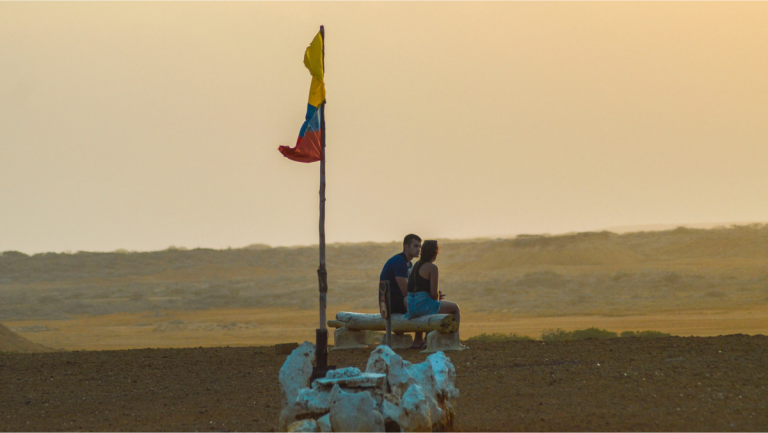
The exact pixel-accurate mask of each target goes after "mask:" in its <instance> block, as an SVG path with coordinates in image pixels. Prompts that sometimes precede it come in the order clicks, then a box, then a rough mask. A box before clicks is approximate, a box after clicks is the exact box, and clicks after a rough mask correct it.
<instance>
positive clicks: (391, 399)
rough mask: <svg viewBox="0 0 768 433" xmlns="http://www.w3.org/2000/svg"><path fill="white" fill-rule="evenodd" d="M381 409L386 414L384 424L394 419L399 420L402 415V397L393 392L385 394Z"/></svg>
mask: <svg viewBox="0 0 768 433" xmlns="http://www.w3.org/2000/svg"><path fill="white" fill-rule="evenodd" d="M379 411H380V412H381V414H382V415H383V416H384V425H387V423H389V422H393V421H394V422H397V419H398V417H399V416H400V399H399V398H397V397H396V396H395V395H393V394H385V395H384V399H383V400H382V402H381V405H380V406H379Z"/></svg>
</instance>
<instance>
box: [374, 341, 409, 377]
mask: <svg viewBox="0 0 768 433" xmlns="http://www.w3.org/2000/svg"><path fill="white" fill-rule="evenodd" d="M393 358H397V359H399V360H400V361H401V362H402V360H403V358H401V357H400V355H398V354H397V353H395V352H394V351H393V350H392V349H390V348H389V347H387V346H379V347H377V348H376V349H374V350H373V351H372V352H371V355H370V356H369V357H368V365H366V367H365V372H366V373H382V374H389V364H390V363H391V362H392V359H393Z"/></svg>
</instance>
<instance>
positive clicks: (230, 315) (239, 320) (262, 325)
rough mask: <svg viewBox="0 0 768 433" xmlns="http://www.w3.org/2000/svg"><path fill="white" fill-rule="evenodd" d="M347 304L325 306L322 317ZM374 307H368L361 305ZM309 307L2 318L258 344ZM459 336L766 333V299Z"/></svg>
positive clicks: (156, 341) (74, 333)
mask: <svg viewBox="0 0 768 433" xmlns="http://www.w3.org/2000/svg"><path fill="white" fill-rule="evenodd" d="M345 309H347V310H348V309H349V307H345V306H342V307H329V311H328V317H329V318H330V317H334V316H335V314H336V312H337V311H339V310H345ZM367 312H369V313H376V312H377V311H375V310H370V311H367ZM317 317H318V313H317V311H316V310H296V309H292V308H262V309H214V310H205V311H164V312H157V313H136V314H128V313H121V314H112V315H104V316H92V317H84V318H81V319H74V320H25V321H11V322H3V324H4V325H5V326H7V327H8V328H10V329H11V330H13V331H14V332H16V333H17V334H19V335H21V336H23V337H24V338H26V339H28V340H30V341H32V342H34V343H38V344H42V345H43V346H46V347H53V348H61V349H66V350H116V349H133V348H147V347H152V348H172V347H175V348H182V347H200V346H202V347H215V346H227V345H228V346H260V345H273V344H277V343H286V342H301V341H305V340H306V341H313V340H314V338H315V337H314V329H315V328H317V327H318V320H317ZM462 321H463V324H462V326H463V328H462V331H461V337H462V338H463V339H467V338H470V337H472V336H475V335H478V334H480V333H488V334H491V333H504V334H510V333H516V334H519V335H527V336H530V337H533V338H540V337H541V334H542V333H543V332H544V331H546V330H549V329H557V328H562V329H564V330H566V331H573V330H576V329H586V328H590V327H593V326H594V327H598V328H601V329H607V330H609V331H614V332H622V331H640V330H655V331H662V332H667V333H670V334H672V335H678V336H700V337H706V336H717V335H726V334H737V333H741V334H749V335H756V334H765V335H768V306H761V307H759V308H753V309H749V310H737V311H696V312H692V311H687V312H680V313H677V314H649V315H627V316H565V317H518V316H517V315H513V314H500V313H490V314H487V313H476V312H473V311H471V310H465V311H463V312H462Z"/></svg>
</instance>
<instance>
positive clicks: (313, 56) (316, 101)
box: [304, 32, 325, 107]
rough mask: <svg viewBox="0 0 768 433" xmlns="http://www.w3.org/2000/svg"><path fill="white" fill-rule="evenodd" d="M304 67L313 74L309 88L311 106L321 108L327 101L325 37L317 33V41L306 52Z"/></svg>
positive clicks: (314, 40) (313, 41)
mask: <svg viewBox="0 0 768 433" xmlns="http://www.w3.org/2000/svg"><path fill="white" fill-rule="evenodd" d="M304 66H306V67H307V69H309V73H310V74H312V84H311V85H310V87H309V104H310V105H312V106H314V107H319V106H320V104H322V103H323V101H325V81H324V80H323V37H322V36H320V33H319V32H318V33H317V36H315V39H313V40H312V43H311V44H309V47H307V51H305V52H304Z"/></svg>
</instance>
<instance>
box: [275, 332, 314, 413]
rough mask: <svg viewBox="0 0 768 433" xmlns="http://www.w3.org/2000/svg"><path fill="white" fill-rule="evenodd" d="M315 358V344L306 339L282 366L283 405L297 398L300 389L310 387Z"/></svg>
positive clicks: (280, 377) (280, 376)
mask: <svg viewBox="0 0 768 433" xmlns="http://www.w3.org/2000/svg"><path fill="white" fill-rule="evenodd" d="M314 358H315V346H314V345H313V344H312V343H310V342H308V341H305V342H304V343H302V344H301V346H299V347H297V348H296V349H294V351H293V352H292V353H291V354H290V355H288V357H287V358H286V360H285V364H283V366H282V367H281V368H280V374H279V376H278V378H279V379H280V388H281V389H282V390H283V407H285V406H287V405H288V403H291V402H293V401H295V400H296V397H297V396H298V395H299V390H300V389H302V388H308V387H309V377H310V376H311V375H312V360H313V359H314Z"/></svg>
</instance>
